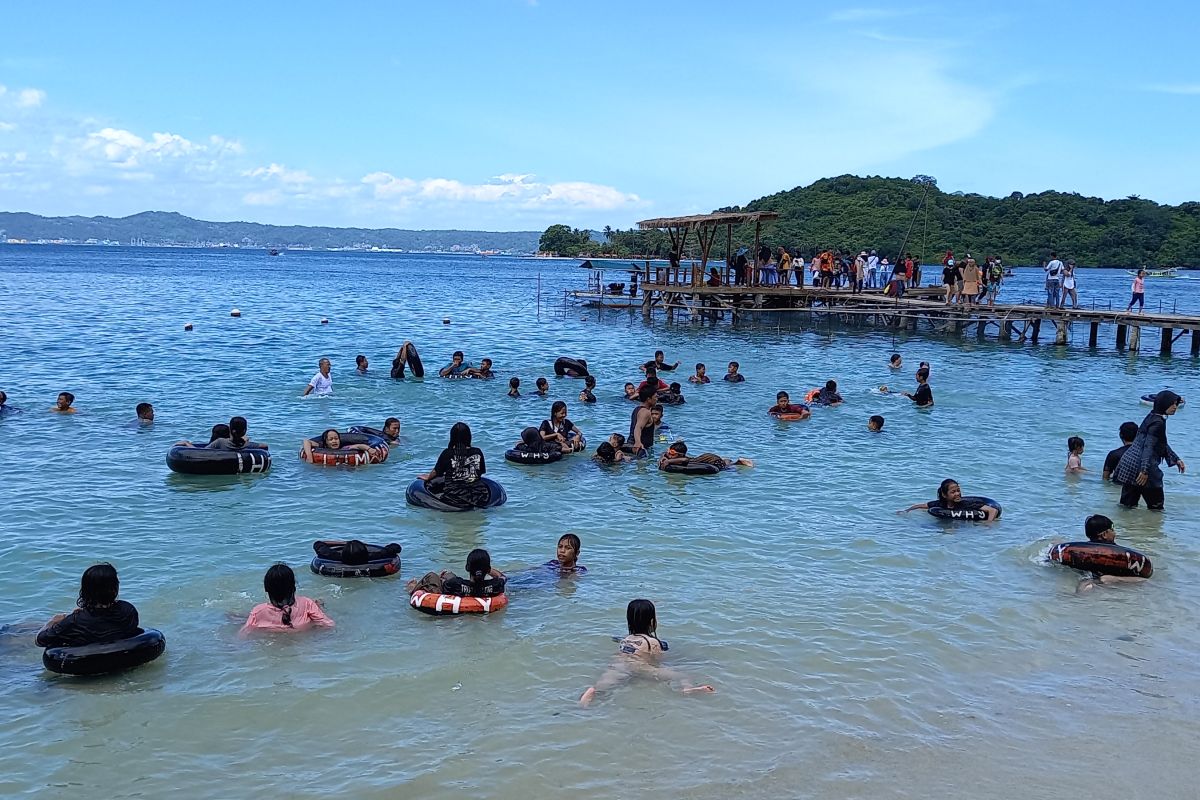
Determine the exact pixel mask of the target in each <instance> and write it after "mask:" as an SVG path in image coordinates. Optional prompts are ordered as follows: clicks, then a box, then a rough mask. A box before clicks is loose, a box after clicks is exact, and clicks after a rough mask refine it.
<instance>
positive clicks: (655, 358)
mask: <svg viewBox="0 0 1200 800" xmlns="http://www.w3.org/2000/svg"><path fill="white" fill-rule="evenodd" d="M663 355H666V353H664V352H663V351H662V350H655V351H654V360H655V361H658V357H659V356H663Z"/></svg>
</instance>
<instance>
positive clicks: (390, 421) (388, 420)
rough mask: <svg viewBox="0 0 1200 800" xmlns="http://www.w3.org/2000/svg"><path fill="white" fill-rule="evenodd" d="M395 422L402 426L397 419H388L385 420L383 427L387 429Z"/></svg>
mask: <svg viewBox="0 0 1200 800" xmlns="http://www.w3.org/2000/svg"><path fill="white" fill-rule="evenodd" d="M393 422H395V423H396V424H397V425H399V424H400V420H399V419H397V418H396V417H388V418H387V419H385V420H384V421H383V427H385V428H386V427H387V426H388V425H391V424H392V423H393Z"/></svg>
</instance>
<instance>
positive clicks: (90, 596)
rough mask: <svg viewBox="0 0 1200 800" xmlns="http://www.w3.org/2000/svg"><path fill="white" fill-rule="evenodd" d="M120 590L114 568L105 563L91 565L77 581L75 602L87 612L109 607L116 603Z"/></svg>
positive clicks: (119, 583)
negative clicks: (77, 594) (77, 589)
mask: <svg viewBox="0 0 1200 800" xmlns="http://www.w3.org/2000/svg"><path fill="white" fill-rule="evenodd" d="M120 589H121V582H120V581H119V580H117V568H116V567H114V566H113V565H112V564H109V563H107V562H105V563H103V564H93V565H92V566H90V567H88V568H87V569H85V570H84V571H83V577H82V578H80V579H79V598H78V599H77V600H76V601H75V602H76V604H77V605H78V606H79V607H80V608H84V609H87V610H88V611H91V610H93V609H96V608H101V607H103V606H111V605H112V604H113V603H115V602H116V601H117V592H118V591H120Z"/></svg>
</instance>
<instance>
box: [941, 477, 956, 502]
mask: <svg viewBox="0 0 1200 800" xmlns="http://www.w3.org/2000/svg"><path fill="white" fill-rule="evenodd" d="M955 483H958V481H956V480H954V478H946V480H944V481H942V482H941V484H939V485H938V500H945V499H946V497H947V496H948V495H949V491H950V485H951V484H955Z"/></svg>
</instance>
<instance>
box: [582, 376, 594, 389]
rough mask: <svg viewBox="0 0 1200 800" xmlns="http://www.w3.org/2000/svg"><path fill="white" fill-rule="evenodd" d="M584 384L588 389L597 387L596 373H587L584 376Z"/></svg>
mask: <svg viewBox="0 0 1200 800" xmlns="http://www.w3.org/2000/svg"><path fill="white" fill-rule="evenodd" d="M583 385H584V386H585V387H587V388H588V389H595V388H596V376H595V375H585V376H584V377H583Z"/></svg>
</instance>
